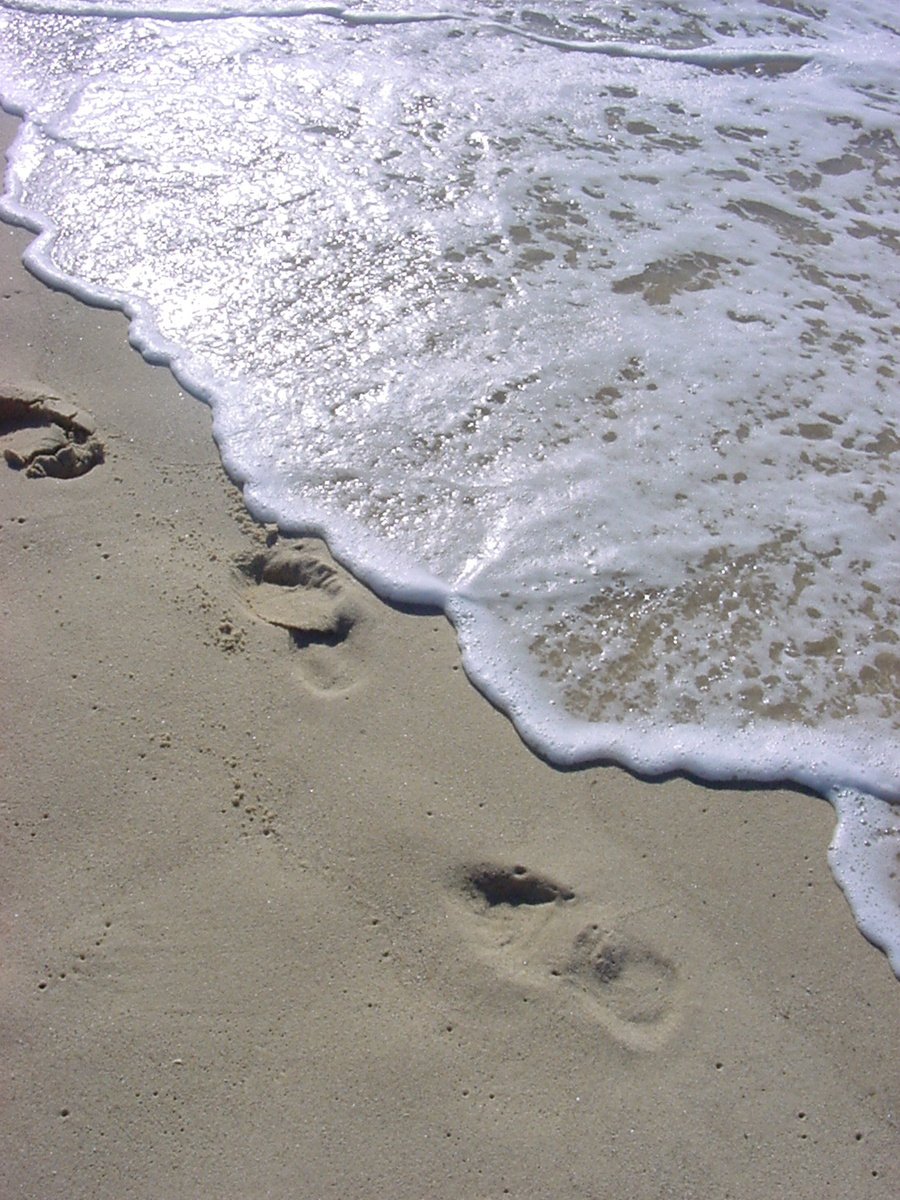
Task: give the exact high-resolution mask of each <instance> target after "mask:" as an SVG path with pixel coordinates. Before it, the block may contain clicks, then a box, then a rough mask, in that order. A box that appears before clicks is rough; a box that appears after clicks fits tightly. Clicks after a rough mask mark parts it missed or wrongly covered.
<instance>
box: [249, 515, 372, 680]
mask: <svg viewBox="0 0 900 1200" xmlns="http://www.w3.org/2000/svg"><path fill="white" fill-rule="evenodd" d="M237 566H238V573H239V577H240V578H241V580H242V581H243V583H244V584H245V586H244V588H243V589H242V598H243V599H244V600H245V601H246V603H247V605H248V607H249V608H250V609H251V611H252V612H253V613H254V614H255V615H256V616H257V617H259V618H260V619H261V620H263V621H266V622H268V624H270V625H276V626H278V627H280V628H281V629H284V630H286V631H287V634H288V637H289V644H290V646H291V647H292V648H293V650H294V651H295V652H296V654H297V663H298V673H299V674H300V676H301V678H302V679H303V680H304V682H305V683H306V684H307V685H308V686H310V687H312V688H313V689H314V690H316V691H322V692H332V691H346V690H347V689H348V688H350V687H351V686H353V684H355V683H356V682H357V681H358V677H359V676H358V671H359V651H360V640H361V630H362V628H363V627H364V625H365V621H366V610H365V605H364V603H363V601H361V600H360V599H358V598H356V597H354V596H352V595H351V588H352V587H353V581H352V580H351V579H350V577H349V576H346V575H345V574H344V573H343V572H342V571H341V569H340V567H338V565H337V564H336V563H335V562H334V560H333V559H332V558H331V556H330V554H329V553H328V550H327V548H326V547H325V545H324V543H322V542H318V541H316V540H314V539H303V540H300V541H287V540H285V541H282V540H278V541H277V542H276V543H275V544H274V545H272V546H270V547H268V548H267V549H266V550H260V551H258V552H257V553H255V554H253V555H251V556H249V557H248V558H245V559H242V560H239V562H238V564H237Z"/></svg>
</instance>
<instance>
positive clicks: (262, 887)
mask: <svg viewBox="0 0 900 1200" xmlns="http://www.w3.org/2000/svg"><path fill="white" fill-rule="evenodd" d="M26 244H27V237H26V235H25V234H24V233H23V232H22V231H17V230H13V229H11V228H9V227H7V226H0V246H2V255H3V257H2V261H0V346H2V360H0V362H2V370H0V393H2V394H3V395H5V396H7V397H13V398H15V397H18V401H17V404H18V407H16V406H15V405H13V406H12V407H9V406H8V407H7V415H8V416H9V414H11V413H12V414H13V415H12V416H11V417H10V420H9V421H8V423H7V426H6V429H7V430H9V429H10V423H12V424H16V423H18V424H19V425H20V426H21V425H23V424H26V423H27V422H28V421H29V420H30V421H32V426H31V428H30V430H29V431H26V432H25V433H22V431H21V430H20V432H19V433H18V434H17V435H16V436H17V444H18V445H19V446H20V448H21V446H22V445H23V444H24V445H25V457H26V458H27V457H28V453H29V451H28V443H29V439H31V438H38V437H40V438H45V439H46V437H47V436H48V431H49V433H50V434H51V435H52V436H53V437H55V438H56V442H57V443H59V435H58V434H53V431H52V429H50V427H51V426H52V425H54V424H58V423H59V422H62V423H63V435H64V437H63V440H64V441H65V442H67V443H72V442H76V443H77V442H78V441H79V439H81V442H82V443H83V442H84V440H85V439H86V438H87V436H88V432H87V431H89V429H90V427H91V423H92V422H93V423H95V425H96V435H95V436H96V438H97V439H98V441H99V442H100V443H101V444H102V454H103V460H102V462H98V463H95V464H94V465H93V466H92V467H91V469H89V470H87V471H85V473H83V474H80V475H77V476H75V477H72V478H54V477H47V476H46V475H44V476H43V477H42V476H41V475H40V472H41V470H43V469H45V468H47V466H48V463H49V460H50V458H52V457H53V456H54V455H56V454H58V450H59V445H57V450H53V447H52V445H51V446H50V448H49V449H48V448H47V446H46V444H44V449H45V454H44V464H43V467H42V466H41V462H40V459H38V460H36V462H35V463H33V464H32V466H33V468H36V470H37V472H38V474H37V476H35V475H34V474H32V475H29V474H28V473H27V470H26V469H19V470H15V469H13V468H12V467H10V466H8V465H7V464H6V463H5V462H3V461H0V556H2V568H0V588H2V611H3V624H4V637H3V642H2V675H3V687H2V691H0V721H2V729H3V739H2V762H0V779H2V818H3V830H4V838H3V850H2V855H0V914H2V917H0V921H2V946H3V957H2V974H0V1020H2V1044H3V1048H4V1052H3V1059H4V1063H5V1071H4V1075H3V1084H2V1092H3V1096H2V1105H3V1113H4V1119H3V1122H2V1132H0V1139H2V1141H0V1194H2V1195H3V1196H9V1197H30V1198H35V1200H37V1198H41V1200H50V1198H55V1197H60V1198H62V1197H65V1198H66V1200H78V1198H80V1197H85V1198H86V1197H92V1198H95V1200H96V1198H101V1197H103V1198H105V1197H110V1198H116V1200H120V1198H122V1197H126V1196H128V1197H140V1198H147V1200H149V1198H150V1197H160V1196H162V1197H166V1198H176V1197H206V1196H216V1197H224V1198H226V1200H232V1198H234V1200H237V1198H244V1197H246V1198H247V1200H251V1198H252V1200H257V1198H258V1197H262V1196H266V1197H291V1198H297V1197H320V1196H332V1195H333V1196H340V1197H342V1198H344V1200H346V1198H348V1197H371V1198H376V1197H385V1196H390V1197H395V1198H402V1197H426V1196H427V1197H435V1198H444V1197H446V1198H447V1200H456V1198H459V1197H463V1196H465V1197H470V1198H475V1200H478V1198H491V1200H493V1198H494V1197H501V1196H512V1197H522V1198H523V1200H524V1198H526V1197H528V1198H531V1197H533V1196H535V1195H538V1194H543V1195H551V1196H566V1197H568V1196H572V1197H591V1198H594V1197H605V1196H610V1197H612V1196H622V1197H629V1198H630V1200H643V1198H645V1197H646V1198H647V1200H649V1198H651V1197H652V1198H659V1197H669V1196H671V1197H678V1198H679V1200H681V1198H684V1197H688V1196H697V1197H714V1196H715V1197H726V1196H727V1197H736V1198H740V1200H744V1198H759V1200H770V1198H771V1197H772V1196H777V1195H790V1196H792V1197H795V1198H802V1197H810V1198H812V1197H815V1198H816V1200H820V1198H821V1197H822V1196H823V1195H830V1196H835V1197H838V1196H852V1197H855V1198H866V1197H880V1196H885V1197H887V1196H893V1195H894V1194H896V1192H895V1189H896V1186H897V1179H898V1174H900V1172H898V1166H900V1163H898V1160H900V1150H898V1146H900V1142H898V1137H897V1129H896V1115H895V1114H896V1113H897V1112H898V1110H900V1105H898V1099H900V1096H898V1090H900V1089H898V1078H897V1075H898V1073H897V1067H896V1063H897V1052H898V1049H900V1037H898V1032H900V1021H898V995H900V993H898V991H897V983H896V980H895V978H894V976H893V975H892V973H891V971H890V968H889V966H888V963H887V961H886V959H885V958H884V957H883V956H882V955H881V954H880V953H879V952H878V951H877V950H876V949H874V948H873V947H872V946H870V945H869V944H868V943H867V942H866V941H865V940H864V939H863V938H862V937H861V935H860V934H859V933H858V931H857V929H856V927H855V926H854V924H853V920H852V916H851V914H850V911H849V909H848V907H847V905H846V902H845V901H844V898H843V896H842V894H841V893H840V891H839V890H838V888H837V886H836V885H835V883H834V882H833V880H832V878H831V876H830V874H829V872H828V868H827V865H826V861H825V850H826V846H827V844H828V841H829V838H830V836H831V830H832V825H833V819H832V812H831V809H830V807H829V806H828V805H827V804H826V803H825V802H823V801H822V800H819V799H817V798H816V797H813V796H809V795H805V794H802V793H799V792H790V791H782V790H768V791H754V790H750V789H728V788H715V789H711V788H705V787H701V786H698V785H696V784H694V783H692V782H690V781H688V780H683V779H674V780H669V781H666V782H664V783H650V782H643V781H640V780H636V779H634V778H633V777H631V776H630V775H628V774H626V773H625V772H623V771H621V770H618V769H617V768H614V767H602V768H594V769H590V770H582V771H572V772H561V771H557V770H554V769H553V768H551V767H549V766H548V765H546V764H545V763H543V762H541V761H540V760H539V759H537V758H536V757H535V756H534V755H532V754H531V753H530V752H529V751H528V750H527V749H526V748H525V747H524V746H523V745H522V743H521V742H520V741H519V739H518V737H517V735H516V734H515V732H514V730H513V729H512V727H511V726H510V724H509V722H508V721H507V720H506V719H505V718H504V717H503V716H502V715H501V714H499V713H498V712H496V711H494V710H493V709H492V708H491V707H490V705H489V704H488V703H487V701H485V700H484V699H483V698H482V697H481V696H480V695H479V694H478V693H477V692H476V691H475V689H474V688H473V687H472V686H471V684H470V683H469V682H468V681H467V679H466V678H465V675H464V673H463V671H462V669H461V667H460V664H459V658H458V653H457V649H456V645H455V641H454V638H453V634H452V630H451V629H450V627H449V625H448V624H447V623H446V622H445V621H444V619H443V618H442V617H440V616H437V615H410V614H407V613H401V612H398V611H396V610H394V609H392V608H390V607H387V606H386V605H384V604H382V603H381V602H380V601H378V600H377V599H376V598H375V597H373V596H372V595H370V594H369V593H367V592H366V591H365V590H364V589H363V588H362V587H360V586H359V585H358V584H357V583H356V582H354V581H353V580H352V579H350V578H349V577H348V576H347V575H346V574H345V573H344V572H343V571H342V570H340V568H338V567H336V566H335V565H334V564H333V563H332V562H331V561H330V559H329V558H328V555H327V551H325V549H324V547H322V546H321V544H319V543H315V542H311V541H297V540H296V539H283V538H281V537H279V535H278V534H277V531H275V530H274V529H271V528H263V527H260V526H257V525H256V524H254V522H253V521H252V520H251V519H250V518H249V516H248V515H247V514H246V512H245V511H244V509H243V507H242V504H241V501H240V495H239V493H238V491H237V490H236V489H235V487H234V486H233V485H232V484H231V483H230V482H229V481H228V479H227V478H226V476H225V475H224V473H223V471H222V469H221V466H220V464H219V460H218V457H217V454H216V450H215V446H214V444H213V441H212V438H211V434H210V414H209V412H208V410H207V409H206V408H205V407H204V406H203V405H201V404H200V403H198V402H197V401H195V400H193V399H192V398H191V397H189V396H186V395H184V394H183V393H182V392H181V391H179V389H178V387H177V385H176V384H175V383H174V381H173V380H172V378H171V376H170V375H169V374H168V372H167V371H166V370H164V369H162V368H153V367H149V366H148V365H146V364H145V363H144V362H143V361H142V359H141V358H140V356H139V355H138V354H136V353H135V352H134V351H132V350H131V349H130V348H129V347H128V346H127V343H126V325H125V321H124V319H123V318H122V317H121V316H120V315H118V314H115V313H108V312H102V311H99V310H94V309H88V308H85V307H83V306H81V305H79V304H78V303H76V302H75V301H74V300H72V299H70V298H68V297H65V296H63V295H60V294H58V293H53V292H51V291H49V290H48V289H46V288H44V287H43V286H42V285H40V284H39V283H38V282H36V281H35V280H33V279H32V278H31V277H30V276H29V275H28V274H27V273H26V272H25V271H24V270H23V268H22V267H21V264H20V256H21V252H22V249H23V248H24V246H25V245H26ZM37 396H49V397H53V398H54V399H52V400H45V401H44V402H43V408H42V410H41V411H40V412H38V413H35V412H34V411H33V410H32V411H31V415H30V416H29V415H28V412H27V411H26V409H24V408H23V407H22V405H23V404H24V403H25V402H26V401H28V400H30V399H33V398H34V397H37ZM54 406H55V407H54ZM15 413H18V414H19V415H18V416H15V415H14V414H15ZM54 413H56V417H54ZM23 414H25V415H23ZM85 414H89V416H88V415H85ZM67 420H68V421H69V422H70V427H69V428H68V429H67V428H65V427H64V426H65V421H67ZM79 431H81V432H79ZM9 444H11V443H8V442H6V441H5V440H4V442H3V443H2V445H3V446H4V447H5V446H7V445H9ZM63 458H65V455H63ZM50 469H51V470H53V469H55V468H53V466H52V464H50Z"/></svg>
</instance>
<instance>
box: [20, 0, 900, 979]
mask: <svg viewBox="0 0 900 1200" xmlns="http://www.w3.org/2000/svg"><path fill="white" fill-rule="evenodd" d="M0 31H2V49H0V89H2V97H3V102H4V104H5V105H6V106H7V107H8V108H10V109H11V110H12V111H15V112H17V113H19V114H21V115H23V116H25V117H26V121H25V123H24V125H23V127H22V131H21V133H20V136H19V138H18V140H17V142H16V145H15V147H14V150H13V153H12V156H11V162H10V168H9V173H8V182H7V197H6V200H5V211H6V213H7V214H8V215H9V216H11V217H12V218H13V219H15V220H19V221H21V222H23V223H25V224H28V225H30V226H31V227H32V228H33V229H35V230H36V231H38V232H39V237H38V238H37V240H36V242H35V243H34V245H33V247H32V249H31V250H30V252H29V262H30V264H31V265H32V267H33V268H34V269H35V270H36V271H37V273H38V274H40V275H41V276H42V277H44V278H45V279H47V280H48V281H49V282H51V283H54V284H55V285H57V286H61V287H65V288H67V289H69V290H71V291H74V292H75V293H76V294H78V295H80V296H81V297H82V298H84V299H86V300H88V301H91V302H94V303H98V302H99V303H107V304H114V305H117V306H119V307H122V308H123V309H125V311H126V312H127V313H128V314H129V315H130V316H131V318H132V328H131V339H132V341H133V342H134V344H135V345H137V346H138V347H139V348H140V349H141V350H142V352H143V353H144V354H145V356H146V357H147V358H148V359H150V360H151V361H165V362H168V363H169V364H170V365H171V366H172V369H173V370H174V371H175V373H176V374H177V376H178V377H179V379H180V380H181V381H182V382H183V383H184V384H185V385H186V386H187V387H189V388H190V389H191V390H192V391H193V392H195V393H196V394H198V395H200V396H202V397H204V398H205V399H207V400H208V401H209V402H210V403H211V404H212V406H213V409H214V413H215V433H216V437H217V440H218V443H219V445H220V447H221V450H222V455H223V459H224V462H225V464H226V466H227V468H228V470H229V471H230V473H231V474H232V475H233V476H234V477H235V478H236V479H238V480H239V481H240V482H242V483H243V485H244V491H245V496H246V499H247V503H248V505H249V506H250V508H251V510H252V511H253V512H254V513H255V514H256V515H257V516H259V517H261V518H264V519H267V520H275V521H278V522H279V523H280V524H281V525H282V527H283V528H285V529H288V530H303V531H310V530H313V531H316V532H319V533H321V534H323V535H324V536H326V537H327V539H328V541H329V543H330V545H331V546H332V548H333V550H334V551H335V552H336V553H337V554H338V556H339V557H341V558H342V559H343V560H344V561H345V562H346V563H347V564H348V565H349V566H351V568H352V569H353V570H354V571H355V572H356V573H357V574H358V575H359V576H360V577H362V578H363V579H365V580H366V581H367V582H369V583H370V584H371V585H372V586H373V587H374V588H376V590H378V591H380V592H381V593H382V594H384V595H386V596H388V597H392V598H397V599H402V600H405V601H413V602H416V603H420V604H429V605H434V606H437V607H440V608H442V609H443V610H444V611H445V612H446V613H447V615H448V616H449V617H450V619H451V620H452V621H453V623H454V625H455V627H456V629H457V632H458V635H459V639H460V645H461V648H462V653H463V657H464V661H465V664H466V668H467V670H468V671H469V673H470V675H471V676H472V678H473V679H474V680H475V682H476V683H477V685H478V686H479V687H480V688H481V689H482V690H483V691H484V692H485V693H486V694H488V695H489V696H490V697H491V699H492V700H494V701H495V702H496V703H497V704H499V705H500V706H501V707H502V708H504V709H505V710H506V711H507V712H508V713H509V714H510V716H511V717H512V719H513V720H514V721H515V723H516V725H517V727H518V728H519V730H520V732H521V734H522V736H523V737H524V738H525V739H526V741H528V742H529V743H530V744H531V745H532V746H533V747H535V749H537V750H538V751H539V752H541V753H542V754H544V755H546V756H547V757H549V758H551V759H552V760H554V761H556V762H559V763H561V764H562V763H580V762H592V761H600V760H607V759H612V760H615V761H618V762H621V763H623V764H625V765H627V766H629V767H630V768H632V769H634V770H637V771H640V772H643V773H649V774H653V773H660V772H664V771H671V770H684V771H688V772H691V773H693V774H695V775H698V776H700V777H702V778H706V779H735V778H736V779H745V780H755V781H760V782H764V781H776V780H791V781H794V782H796V783H800V784H803V785H806V786H809V787H811V788H814V789H816V790H818V791H819V792H821V793H822V794H824V795H828V796H829V797H830V798H832V800H834V801H835V803H836V806H837V808H838V811H839V815H840V818H841V822H842V824H841V832H839V835H838V837H837V840H836V843H835V844H836V846H837V845H839V844H840V845H841V846H844V847H846V846H847V845H849V844H850V843H851V842H853V840H854V839H853V837H851V836H850V835H849V834H848V833H847V830H848V829H850V828H851V826H852V827H853V828H854V829H856V830H859V829H860V828H861V827H862V825H861V823H860V822H861V818H859V815H858V812H857V810H856V809H855V808H854V806H853V805H852V804H850V803H849V802H848V801H846V796H847V795H848V794H850V793H848V791H847V789H850V790H851V792H852V794H854V795H860V794H863V793H869V794H871V796H872V797H874V798H880V800H881V802H888V803H889V802H890V801H895V800H896V799H897V798H898V796H900V755H898V752H897V745H898V742H897V737H896V732H897V703H896V700H897V680H898V667H900V653H898V649H897V640H898V634H897V599H896V597H897V594H898V589H897V577H898V553H897V542H896V537H897V530H898V528H900V523H898V519H897V518H898V512H897V491H896V486H895V483H894V479H893V472H892V456H893V455H894V454H895V452H896V451H897V449H898V448H900V434H898V431H897V423H896V396H897V385H896V369H897V364H896V353H895V344H896V334H897V324H896V320H897V318H896V314H897V299H898V295H897V293H898V286H897V280H898V277H900V273H898V271H897V265H896V258H897V252H898V248H900V230H898V225H897V219H896V187H897V168H898V160H900V155H898V150H897V144H896V141H895V137H894V134H893V132H892V130H893V128H894V127H895V123H896V116H897V104H896V90H895V80H896V68H897V57H898V56H897V47H898V35H897V29H896V28H895V27H894V26H892V24H891V19H890V13H889V6H887V5H886V4H883V3H880V2H877V3H876V2H874V0H869V2H868V3H865V2H863V3H851V0H836V2H834V3H829V4H827V5H822V6H820V7H819V8H812V7H810V6H805V5H798V4H790V5H788V4H785V5H775V4H763V3H759V2H753V0H744V2H738V3H734V2H731V3H728V4H725V3H721V4H715V3H704V4H702V5H701V4H691V3H687V4H681V5H677V6H675V5H659V4H652V5H646V6H645V7H644V8H642V9H637V10H634V9H628V10H625V9H622V8H621V6H619V5H617V4H612V3H594V4H588V3H573V4H567V5H565V6H562V5H558V4H551V3H544V4H543V5H542V6H539V7H535V6H532V7H528V8H519V7H516V6H509V5H503V4H499V3H491V2H486V3H482V4H479V5H476V6H473V7H471V8H469V7H462V6H455V5H440V6H438V5H436V4H435V5H430V4H424V5H420V6H417V9H416V11H415V12H411V11H409V10H407V9H406V8H404V7H401V6H399V5H398V4H396V3H387V4H381V5H379V6H378V7H377V8H376V7H375V6H373V5H370V4H366V3H357V4H350V5H346V6H345V5H330V4H322V5H313V4H310V5H304V4H299V5H296V4H284V5H279V4H272V3H259V4H254V3H247V4H243V5H240V6H234V5H230V6H226V5H217V4H215V3H213V2H209V3H206V4H198V5H183V4H178V3H171V4H165V3H163V4H159V5H152V6H149V5H141V4H136V5H129V4H126V3H111V4H102V3H79V2H78V0H60V2H59V3H53V4H42V3H35V2H34V0H2V2H0ZM838 796H840V797H843V798H844V799H842V800H841V802H840V803H838V802H837V800H835V798H836V797H838ZM877 802H878V801H877V799H872V800H871V801H862V800H861V801H860V803H872V804H874V803H877ZM854 813H855V814H856V816H854ZM854 822H855V824H854ZM887 825H889V822H888V823H887ZM887 825H886V823H885V821H882V822H881V825H880V826H879V827H880V828H882V827H884V828H886V827H887ZM891 836H892V837H893V838H894V839H895V841H896V836H897V835H896V831H895V832H894V834H892V835H891ZM883 840H884V839H882V841H883ZM895 841H894V842H891V843H890V844H891V845H895ZM856 843H857V845H858V844H859V839H856ZM832 861H833V863H834V864H835V866H836V869H837V870H838V872H839V874H841V878H842V882H844V883H845V885H847V880H848V878H849V877H850V876H851V875H853V876H856V874H857V870H856V868H854V871H852V872H850V871H848V870H847V869H845V868H842V866H841V864H842V863H845V862H846V861H847V860H846V855H845V852H844V850H840V851H838V850H835V851H834V853H833V858H832ZM847 886H849V885H847ZM889 886H893V885H889V884H888V883H885V882H884V880H883V881H882V883H881V884H880V885H879V888H878V894H879V895H880V896H881V897H882V898H884V897H885V895H886V889H887V888H888V887H889ZM891 905H893V907H891ZM885 911H886V912H888V914H889V917H888V919H886V920H885V919H880V920H879V921H878V922H875V923H874V925H873V923H872V922H871V921H869V922H868V924H866V922H865V921H863V925H864V926H865V927H866V929H867V932H868V933H869V935H870V936H872V937H874V939H875V940H877V941H879V943H880V944H886V943H887V942H888V941H889V940H890V939H889V935H888V934H887V933H885V930H886V929H893V930H895V936H896V937H897V942H896V945H897V946H900V915H898V913H900V905H898V903H897V898H896V896H895V897H894V898H893V899H892V900H891V901H890V902H888V904H887V908H886V909H885ZM891 912H893V914H894V915H893V917H890V913H891ZM873 930H874V932H873ZM895 954H896V950H895ZM897 961H898V960H897V958H896V957H895V959H894V962H895V966H896V964H897Z"/></svg>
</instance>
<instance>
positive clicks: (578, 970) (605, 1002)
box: [551, 924, 679, 1049]
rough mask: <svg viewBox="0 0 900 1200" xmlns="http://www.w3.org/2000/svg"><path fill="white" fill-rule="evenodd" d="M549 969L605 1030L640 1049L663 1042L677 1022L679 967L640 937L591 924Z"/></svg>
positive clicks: (650, 1047)
mask: <svg viewBox="0 0 900 1200" xmlns="http://www.w3.org/2000/svg"><path fill="white" fill-rule="evenodd" d="M551 974H552V975H553V976H554V977H555V978H559V979H561V980H562V981H563V982H566V983H568V984H570V985H571V986H573V987H575V988H576V989H577V991H578V993H579V996H580V998H581V1000H582V1002H583V1003H584V1005H585V1006H586V1007H587V1008H593V1009H594V1010H595V1011H596V1014H597V1015H598V1017H600V1019H601V1020H602V1021H603V1023H604V1024H605V1025H606V1027H607V1029H609V1031H610V1032H611V1033H613V1034H614V1035H616V1036H618V1037H619V1039H620V1040H622V1041H624V1042H626V1043H627V1044H628V1045H631V1046H633V1047H634V1048H636V1049H652V1048H654V1047H655V1046H659V1045H662V1044H663V1043H664V1042H665V1041H667V1040H668V1037H669V1035H670V1033H671V1032H672V1031H673V1029H674V1026H675V1024H676V1022H677V1017H678V1011H679V1006H678V1003H677V992H678V972H677V970H676V968H675V966H674V964H673V963H671V962H670V961H669V960H668V959H666V958H664V957H663V956H662V955H660V954H658V953H657V952H656V951H655V950H653V949H652V948H651V947H650V946H648V945H646V944H645V943H644V942H642V941H640V940H639V939H637V938H634V937H628V936H626V935H624V934H622V933H618V932H616V931H613V930H609V929H604V928H603V926H601V925H599V924H590V925H587V926H585V927H584V928H582V929H581V930H580V931H579V933H577V934H576V936H575V938H574V941H573V943H572V950H571V952H570V954H569V955H568V957H567V959H565V960H564V962H563V963H562V965H561V966H553V967H551Z"/></svg>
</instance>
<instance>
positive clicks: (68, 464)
mask: <svg viewBox="0 0 900 1200" xmlns="http://www.w3.org/2000/svg"><path fill="white" fill-rule="evenodd" d="M0 446H2V448H3V457H4V458H5V459H6V461H7V463H8V464H9V466H11V467H13V468H14V469H15V470H17V471H22V470H24V472H25V474H26V475H27V476H28V477H29V478H31V479H41V478H46V477H52V478H55V479H74V478H75V477H76V476H78V475H85V474H86V473H87V472H88V471H90V470H91V469H92V468H93V467H96V466H97V465H98V464H99V463H102V462H103V443H102V442H101V441H100V440H99V439H98V437H97V436H96V432H95V428H94V423H93V421H92V420H91V418H90V417H89V416H87V415H86V414H85V413H83V412H79V410H78V409H77V408H75V407H74V405H71V404H68V403H66V401H64V400H59V399H57V398H56V397H53V396H26V395H25V394H23V393H21V392H17V391H12V390H10V389H5V390H4V391H3V392H2V393H0Z"/></svg>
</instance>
